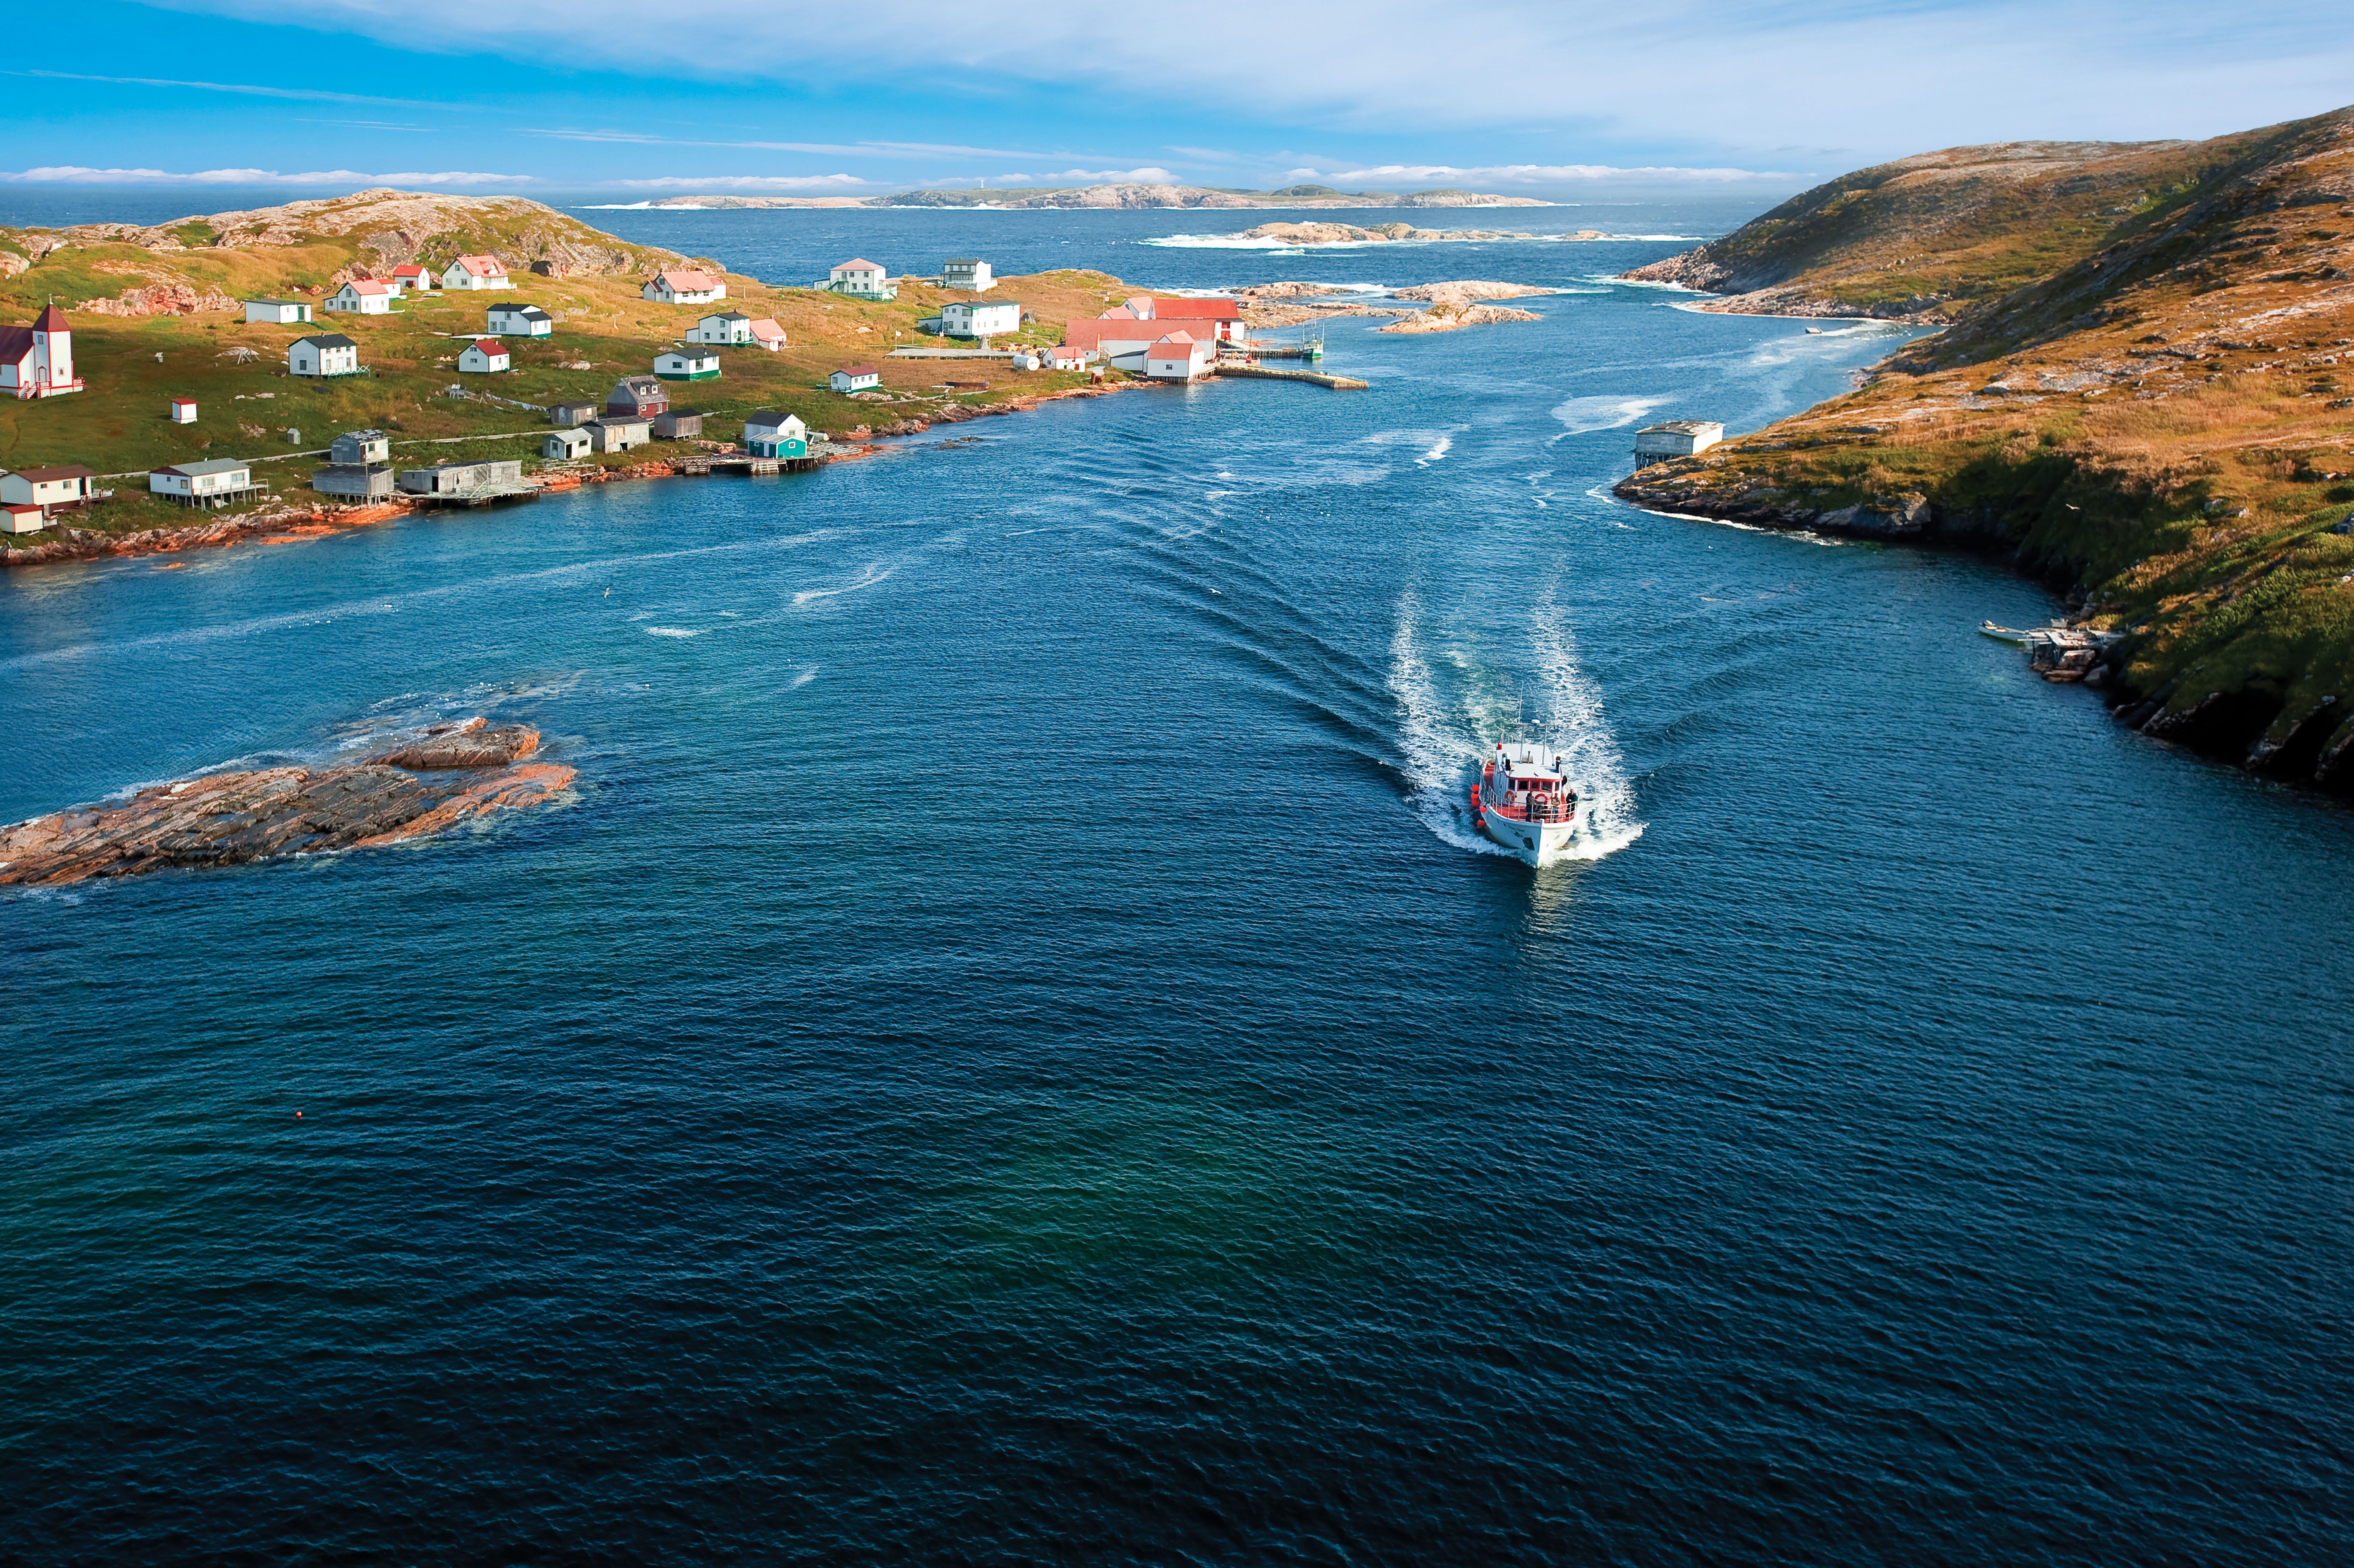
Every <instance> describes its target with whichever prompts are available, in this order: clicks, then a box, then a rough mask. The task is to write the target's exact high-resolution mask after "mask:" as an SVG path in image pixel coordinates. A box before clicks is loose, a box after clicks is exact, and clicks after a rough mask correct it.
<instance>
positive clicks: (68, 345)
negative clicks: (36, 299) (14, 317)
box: [0, 305, 81, 397]
mask: <svg viewBox="0 0 2354 1568" xmlns="http://www.w3.org/2000/svg"><path fill="white" fill-rule="evenodd" d="M80 390H81V377H80V376H76V375H75V374H74V362H73V328H71V327H70V326H68V325H67V324H66V313H65V312H63V311H61V310H59V309H58V307H57V306H55V305H51V306H50V307H49V308H48V309H47V310H45V311H43V312H42V313H40V315H39V317H38V318H37V319H36V320H35V321H34V323H33V324H32V325H31V326H12V327H0V394H5V395H6V396H8V397H58V396H61V395H62V394H64V393H68V392H79V391H80Z"/></svg>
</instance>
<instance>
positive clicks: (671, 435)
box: [654, 408, 703, 441]
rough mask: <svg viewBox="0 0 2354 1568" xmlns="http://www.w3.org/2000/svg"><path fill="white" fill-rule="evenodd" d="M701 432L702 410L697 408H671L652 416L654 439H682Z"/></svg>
mask: <svg viewBox="0 0 2354 1568" xmlns="http://www.w3.org/2000/svg"><path fill="white" fill-rule="evenodd" d="M701 434H703V412H702V410H701V409H699V408H672V409H669V410H667V411H666V412H663V413H660V414H656V415H655V416H654V439H655V440H663V441H675V440H684V439H685V438H687V437H689V436H699V435H701Z"/></svg>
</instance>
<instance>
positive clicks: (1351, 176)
mask: <svg viewBox="0 0 2354 1568" xmlns="http://www.w3.org/2000/svg"><path fill="white" fill-rule="evenodd" d="M1283 177H1284V179H1285V180H1286V181H1287V182H1293V181H1302V180H1320V181H1322V182H1323V183H1325V184H1327V185H1584V184H1586V183H1588V182H1591V181H1596V180H1625V181H1629V182H1639V183H1642V184H1646V185H1649V184H1667V183H1676V184H1685V183H1690V184H1696V185H1740V184H1744V183H1747V182H1750V181H1756V180H1763V181H1766V182H1769V183H1772V184H1776V185H1787V184H1788V183H1789V182H1790V181H1792V180H1794V179H1797V178H1800V177H1801V176H1800V175H1795V174H1793V173H1791V172H1790V171H1788V170H1787V169H1695V168H1685V167H1681V166H1679V165H1675V164H1660V165H1650V166H1646V167H1641V168H1621V167H1618V166H1617V165H1616V164H1487V165H1485V166H1483V167H1478V168H1458V167H1457V166H1456V165H1454V164H1380V165H1378V166H1377V167H1374V168H1370V169H1324V170H1319V169H1291V170H1288V171H1287V172H1286V173H1285V174H1284V176H1283Z"/></svg>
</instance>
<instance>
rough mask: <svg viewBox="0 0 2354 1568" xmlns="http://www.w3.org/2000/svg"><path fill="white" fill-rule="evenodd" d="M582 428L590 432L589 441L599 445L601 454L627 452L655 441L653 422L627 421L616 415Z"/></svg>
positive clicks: (589, 423)
mask: <svg viewBox="0 0 2354 1568" xmlns="http://www.w3.org/2000/svg"><path fill="white" fill-rule="evenodd" d="M580 428H581V429H584V430H586V431H588V437H589V440H593V441H595V442H596V443H597V450H599V451H600V452H625V451H628V450H630V449H631V447H642V446H644V445H645V444H646V443H647V442H648V441H650V440H653V426H652V421H651V420H647V419H625V418H621V417H620V416H619V415H615V416H613V417H612V418H604V419H593V420H591V421H589V422H588V424H585V425H583V426H581V427H580Z"/></svg>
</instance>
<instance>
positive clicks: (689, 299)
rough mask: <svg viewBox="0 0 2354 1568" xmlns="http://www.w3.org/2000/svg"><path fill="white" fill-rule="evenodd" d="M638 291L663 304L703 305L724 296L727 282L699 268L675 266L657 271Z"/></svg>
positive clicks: (722, 298)
mask: <svg viewBox="0 0 2354 1568" xmlns="http://www.w3.org/2000/svg"><path fill="white" fill-rule="evenodd" d="M639 292H640V293H641V294H642V295H643V296H644V297H645V298H647V299H649V300H652V301H654V302H657V303H659V304H665V305H707V304H709V303H711V302H713V301H714V300H724V299H726V297H727V281H726V279H724V278H719V277H716V276H714V275H713V274H711V273H709V272H705V271H704V270H701V269H700V268H695V267H677V268H673V269H671V270H667V271H663V272H657V273H655V274H654V276H653V281H651V282H649V283H648V284H647V285H646V286H645V287H644V288H643V289H642V290H640V291H639Z"/></svg>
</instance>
